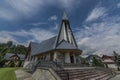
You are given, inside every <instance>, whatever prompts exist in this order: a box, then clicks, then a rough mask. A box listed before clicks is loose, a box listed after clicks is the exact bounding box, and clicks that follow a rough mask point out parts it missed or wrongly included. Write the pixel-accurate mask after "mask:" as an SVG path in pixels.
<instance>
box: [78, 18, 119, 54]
mask: <svg viewBox="0 0 120 80" xmlns="http://www.w3.org/2000/svg"><path fill="white" fill-rule="evenodd" d="M119 22H120V16H111V17H110V16H109V17H107V18H103V19H102V21H101V22H99V23H98V22H93V23H91V24H90V25H89V26H88V25H87V24H84V25H83V26H84V28H83V29H81V30H80V31H79V32H77V33H76V38H77V42H78V45H79V48H80V49H82V50H83V54H98V55H103V54H108V55H112V54H113V51H117V52H118V53H120V43H119V41H120V32H119V31H120V23H119ZM86 27H87V28H86Z"/></svg>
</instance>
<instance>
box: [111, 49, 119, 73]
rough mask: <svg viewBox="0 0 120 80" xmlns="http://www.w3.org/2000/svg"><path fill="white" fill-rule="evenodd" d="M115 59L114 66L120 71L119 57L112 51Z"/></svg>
mask: <svg viewBox="0 0 120 80" xmlns="http://www.w3.org/2000/svg"><path fill="white" fill-rule="evenodd" d="M113 53H114V57H115V64H116V65H117V69H118V71H120V55H118V54H117V53H116V52H115V51H113Z"/></svg>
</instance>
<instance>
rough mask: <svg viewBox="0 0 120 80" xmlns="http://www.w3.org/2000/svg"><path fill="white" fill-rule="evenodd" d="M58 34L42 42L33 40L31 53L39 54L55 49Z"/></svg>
mask: <svg viewBox="0 0 120 80" xmlns="http://www.w3.org/2000/svg"><path fill="white" fill-rule="evenodd" d="M55 40H56V36H55V37H52V38H50V39H48V40H45V41H43V42H41V43H40V44H37V43H33V42H31V55H37V54H40V53H43V52H46V51H49V50H52V49H54V44H55Z"/></svg>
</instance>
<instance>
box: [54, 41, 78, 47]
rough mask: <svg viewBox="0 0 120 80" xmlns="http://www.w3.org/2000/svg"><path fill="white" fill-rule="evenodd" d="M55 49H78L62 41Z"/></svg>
mask: <svg viewBox="0 0 120 80" xmlns="http://www.w3.org/2000/svg"><path fill="white" fill-rule="evenodd" d="M56 49H78V48H77V47H76V46H74V45H72V44H70V43H68V42H67V41H62V42H61V43H60V44H59V45H58V46H57V47H56Z"/></svg>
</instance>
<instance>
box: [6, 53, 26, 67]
mask: <svg viewBox="0 0 120 80" xmlns="http://www.w3.org/2000/svg"><path fill="white" fill-rule="evenodd" d="M4 58H5V60H6V63H5V65H6V66H8V65H9V64H10V63H11V62H13V64H14V66H17V65H18V64H19V66H22V65H23V62H24V59H25V55H24V54H15V53H6V55H5V57H4Z"/></svg>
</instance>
